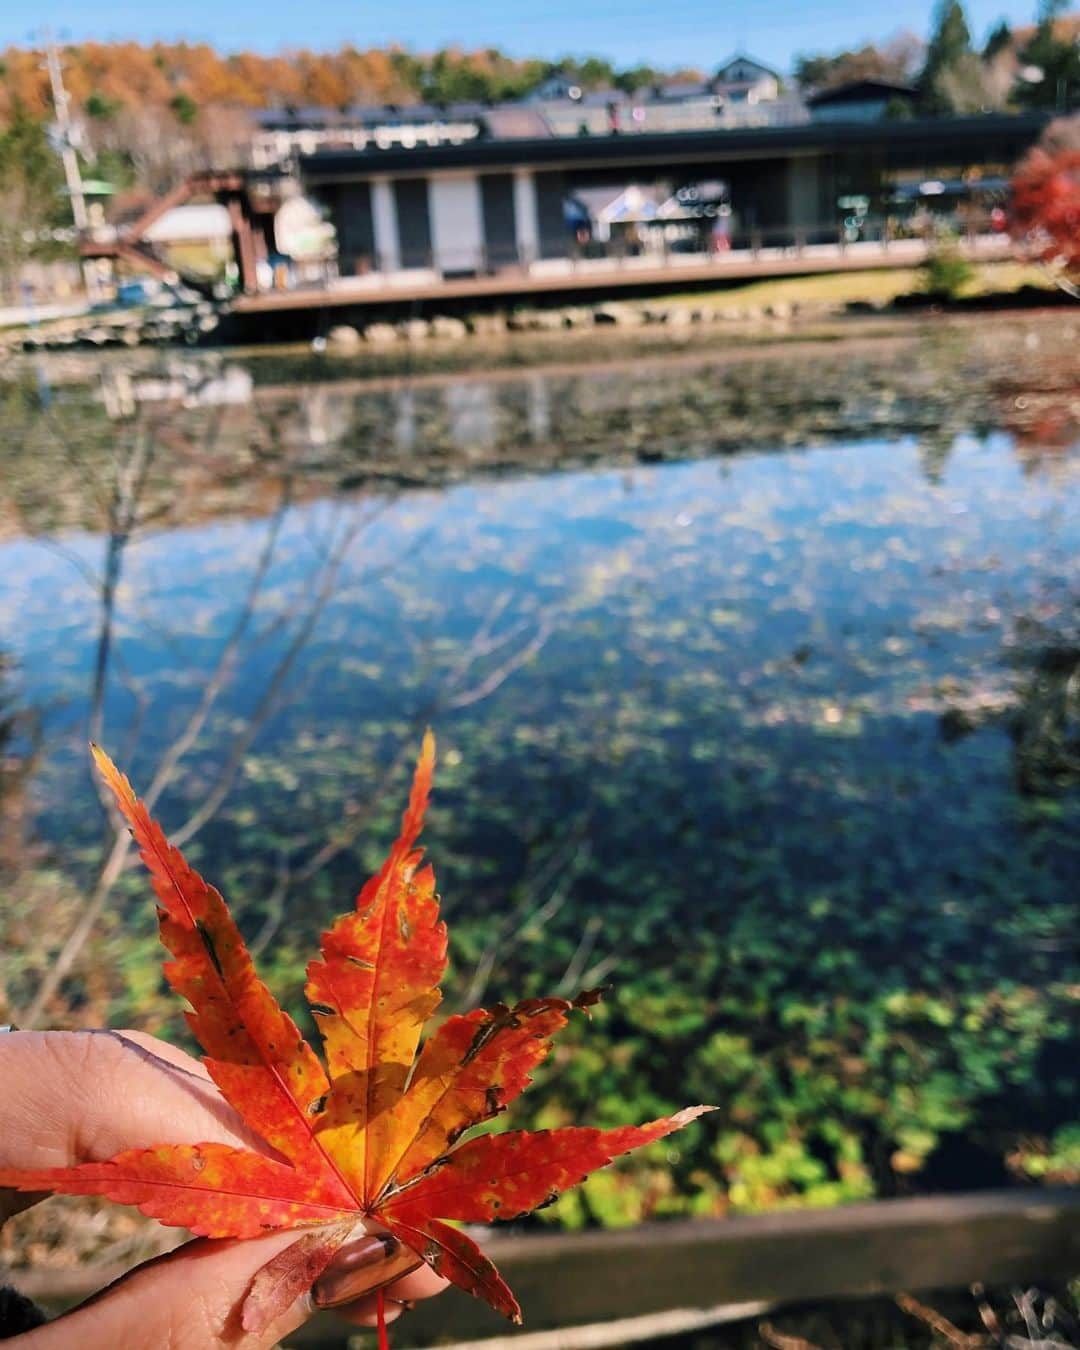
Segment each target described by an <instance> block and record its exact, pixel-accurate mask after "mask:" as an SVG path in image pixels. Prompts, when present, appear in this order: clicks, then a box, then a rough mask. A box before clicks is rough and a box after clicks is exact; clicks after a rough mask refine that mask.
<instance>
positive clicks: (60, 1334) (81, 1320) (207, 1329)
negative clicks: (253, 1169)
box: [0, 1031, 446, 1350]
mask: <svg viewBox="0 0 1080 1350" xmlns="http://www.w3.org/2000/svg"><path fill="white" fill-rule="evenodd" d="M0 1083H3V1093H2V1095H0V1167H6V1168H12V1167H17V1168H41V1167H70V1166H72V1165H74V1164H76V1163H83V1162H100V1161H104V1160H106V1159H108V1158H111V1157H112V1156H113V1155H114V1154H116V1153H118V1152H120V1151H121V1150H123V1149H129V1148H146V1147H149V1146H151V1145H153V1144H160V1143H163V1142H168V1143H176V1144H186V1143H190V1144H197V1143H204V1142H211V1143H213V1142H216V1143H223V1144H232V1145H239V1146H241V1147H244V1148H250V1149H255V1150H257V1151H258V1152H263V1153H265V1152H267V1151H268V1150H267V1147H266V1145H265V1144H264V1143H263V1142H262V1141H261V1140H260V1139H258V1138H257V1137H256V1136H255V1135H253V1134H252V1133H251V1131H250V1130H249V1129H248V1128H247V1126H246V1125H245V1124H244V1122H243V1121H242V1120H241V1119H240V1117H239V1116H238V1115H237V1114H236V1113H235V1112H234V1111H233V1109H232V1108H231V1107H230V1106H229V1105H228V1103H227V1102H226V1101H225V1100H224V1098H223V1097H222V1096H221V1094H220V1093H219V1092H218V1090H217V1088H216V1087H215V1086H214V1084H213V1083H212V1082H211V1080H210V1078H209V1076H208V1075H207V1073H206V1070H205V1069H204V1068H203V1067H202V1065H201V1064H200V1063H199V1062H198V1061H197V1060H195V1059H192V1058H191V1056H190V1055H186V1054H184V1052H183V1051H182V1050H177V1049H176V1047H175V1046H172V1045H169V1044H167V1043H166V1042H164V1041H159V1040H157V1039H156V1038H155V1037H153V1036H147V1035H143V1034H142V1033H139V1032H132V1031H126V1032H63V1031H57V1032H32V1031H16V1032H10V1033H8V1034H6V1035H0ZM40 1198H41V1197H39V1196H32V1195H31V1196H27V1195H23V1194H20V1193H18V1192H14V1191H8V1190H0V1223H3V1221H4V1220H5V1219H7V1218H9V1217H10V1216H11V1215H12V1214H15V1213H18V1212H19V1211H20V1210H22V1209H26V1208H27V1207H28V1206H29V1205H31V1204H34V1203H36V1201H37V1200H38V1199H40ZM299 1236H300V1234H299V1233H298V1232H297V1231H296V1230H291V1231H287V1232H279V1233H268V1234H267V1235H266V1236H265V1237H258V1238H249V1239H247V1240H245V1241H237V1240H235V1239H223V1238H218V1239H207V1238H201V1239H197V1240H195V1241H192V1242H188V1243H186V1244H184V1245H183V1246H182V1247H179V1248H177V1249H176V1250H175V1251H173V1252H170V1253H168V1254H167V1255H166V1256H161V1257H158V1258H157V1259H155V1260H153V1261H148V1262H146V1263H145V1264H144V1265H141V1266H139V1267H137V1268H136V1269H135V1270H134V1271H132V1272H131V1273H130V1274H128V1275H126V1276H124V1277H123V1279H121V1280H118V1281H117V1282H116V1283H115V1284H112V1285H110V1286H109V1287H108V1288H107V1289H106V1290H104V1291H103V1292H102V1293H100V1294H98V1295H96V1296H95V1297H94V1298H93V1299H91V1300H89V1301H88V1302H87V1303H85V1304H83V1305H82V1306H81V1307H79V1308H76V1309H75V1310H74V1311H73V1312H70V1313H68V1314H66V1315H65V1316H64V1317H61V1318H60V1319H58V1320H57V1321H55V1322H50V1323H48V1324H47V1325H45V1326H42V1327H39V1328H37V1329H36V1330H35V1331H30V1332H27V1333H25V1334H24V1335H22V1336H19V1337H17V1338H15V1339H14V1340H12V1341H10V1342H9V1343H10V1344H11V1345H12V1346H13V1347H14V1346H18V1347H19V1350H23V1348H24V1347H25V1350H66V1348H67V1347H70V1346H73V1345H77V1346H79V1347H80V1350H115V1348H116V1347H117V1346H124V1347H127V1348H130V1350H142V1347H146V1348H147V1350H218V1347H225V1346H229V1347H235V1350H265V1348H266V1347H270V1346H273V1345H275V1344H276V1343H277V1342H278V1341H279V1340H280V1339H281V1338H282V1337H283V1336H286V1335H288V1334H289V1333H290V1332H291V1331H294V1330H295V1329H296V1328H297V1327H298V1326H300V1325H301V1323H303V1322H304V1321H305V1320H306V1319H307V1318H308V1317H309V1316H310V1315H311V1313H312V1312H313V1311H314V1310H315V1301H314V1300H313V1298H312V1297H311V1296H309V1295H305V1296H304V1297H303V1298H302V1299H301V1300H299V1301H298V1302H297V1303H296V1304H295V1305H294V1306H293V1307H292V1308H290V1309H289V1311H288V1312H286V1313H284V1314H283V1315H282V1316H281V1317H279V1318H278V1319H277V1320H276V1321H275V1322H273V1323H272V1324H271V1325H270V1326H269V1327H268V1328H267V1330H266V1331H265V1332H264V1333H262V1334H260V1335H253V1334H251V1333H249V1332H245V1331H244V1330H243V1329H242V1327H241V1325H240V1312H239V1308H240V1304H241V1302H242V1301H243V1298H244V1295H245V1294H246V1292H247V1289H248V1286H249V1285H250V1283H251V1281H252V1279H253V1277H254V1276H255V1274H256V1272H257V1271H258V1270H259V1269H260V1268H261V1267H262V1266H264V1265H265V1264H266V1263H267V1261H269V1260H271V1259H272V1258H273V1257H274V1256H276V1255H277V1253H278V1252H280V1251H282V1250H284V1249H285V1248H286V1247H288V1246H290V1245H291V1244H292V1243H293V1242H296V1241H297V1239H298V1237H299ZM358 1243H362V1244H363V1245H362V1246H358V1245H357V1244H358ZM386 1247H389V1248H391V1250H390V1252H389V1254H388V1253H387V1251H386ZM386 1247H383V1246H382V1244H375V1243H371V1242H370V1240H366V1239H364V1236H363V1232H362V1230H361V1228H360V1227H359V1226H358V1232H357V1235H356V1238H354V1240H353V1241H352V1242H351V1243H350V1244H348V1246H347V1247H345V1248H343V1249H342V1251H341V1252H339V1253H338V1256H337V1257H336V1258H335V1260H334V1262H333V1263H332V1264H331V1266H330V1268H329V1269H328V1270H327V1271H326V1273H325V1274H324V1275H323V1276H322V1277H321V1279H320V1280H319V1281H318V1282H317V1284H316V1288H315V1299H317V1300H318V1302H319V1304H320V1305H322V1306H327V1305H328V1304H331V1303H332V1304H335V1305H336V1304H337V1303H338V1302H339V1300H340V1299H341V1298H342V1297H345V1296H348V1297H350V1299H351V1301H350V1302H348V1303H346V1304H344V1305H343V1306H341V1307H337V1308H336V1311H337V1312H339V1313H340V1314H341V1315H342V1316H344V1317H345V1318H346V1319H347V1320H348V1321H350V1322H352V1323H353V1324H354V1325H357V1326H374V1325H375V1319H376V1307H375V1298H374V1297H373V1296H372V1295H370V1294H368V1293H366V1291H370V1290H375V1289H377V1288H379V1287H380V1286H384V1285H385V1291H384V1292H385V1296H386V1320H387V1322H391V1321H394V1320H396V1318H398V1317H399V1316H400V1315H401V1313H402V1312H403V1311H404V1305H405V1304H407V1303H410V1302H411V1301H413V1300H415V1299H421V1298H430V1297H431V1296H432V1295H433V1294H437V1293H438V1292H439V1291H440V1290H442V1289H444V1288H445V1287H446V1281H445V1280H442V1279H440V1278H439V1276H437V1275H436V1274H435V1273H434V1271H432V1270H430V1269H429V1268H428V1267H427V1266H421V1267H420V1268H419V1269H415V1270H413V1271H412V1272H411V1273H409V1274H405V1275H403V1276H402V1277H401V1278H398V1279H395V1278H394V1277H395V1276H396V1275H400V1274H401V1272H402V1270H404V1269H407V1268H408V1267H409V1265H410V1264H412V1263H413V1262H414V1261H415V1258H414V1257H413V1256H412V1254H411V1253H407V1252H406V1251H405V1250H404V1249H402V1248H400V1247H398V1249H397V1251H396V1252H394V1251H393V1250H392V1248H393V1243H392V1240H391V1241H390V1243H388V1244H386ZM387 1281H392V1283H387ZM358 1294H359V1295H362V1296H359V1297H358V1296H357V1295H358Z"/></svg>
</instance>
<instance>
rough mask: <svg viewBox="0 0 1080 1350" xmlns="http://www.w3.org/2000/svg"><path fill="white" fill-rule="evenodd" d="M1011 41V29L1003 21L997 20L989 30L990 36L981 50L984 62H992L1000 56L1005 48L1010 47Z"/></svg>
mask: <svg viewBox="0 0 1080 1350" xmlns="http://www.w3.org/2000/svg"><path fill="white" fill-rule="evenodd" d="M1012 40H1013V35H1012V29H1011V28H1010V27H1009V25H1008V23H1007V22H1006V20H1005V19H999V20H998V21H997V23H996V24H994V26H993V28H991V30H990V35H989V37H988V38H987V39H986V45H985V46H984V47H983V50H982V57H983V60H984V61H992V60H993V59H994V57H995V56H998V55H1000V53H1001V52H1003V51H1005V50H1006V48H1008V47H1009V46H1011V44H1012Z"/></svg>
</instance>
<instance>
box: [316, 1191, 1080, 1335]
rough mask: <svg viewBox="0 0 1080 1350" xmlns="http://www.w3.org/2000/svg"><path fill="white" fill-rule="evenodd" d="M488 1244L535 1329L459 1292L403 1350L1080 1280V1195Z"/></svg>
mask: <svg viewBox="0 0 1080 1350" xmlns="http://www.w3.org/2000/svg"><path fill="white" fill-rule="evenodd" d="M485 1248H486V1250H487V1251H488V1252H489V1254H490V1255H491V1257H492V1259H493V1260H494V1261H495V1262H496V1263H497V1264H498V1266H499V1268H500V1270H501V1271H502V1272H503V1274H504V1275H505V1277H506V1279H507V1281H508V1282H509V1284H510V1286H511V1288H512V1289H513V1290H514V1292H515V1293H516V1294H517V1296H518V1299H519V1300H520V1302H521V1305H522V1307H523V1308H524V1310H525V1328H524V1330H523V1331H522V1332H516V1333H514V1332H512V1330H511V1328H509V1327H508V1326H507V1325H506V1323H505V1322H503V1321H502V1319H501V1318H499V1317H497V1316H495V1314H493V1313H490V1312H489V1311H488V1310H487V1309H486V1308H484V1307H483V1306H482V1305H480V1304H479V1303H478V1302H477V1301H476V1300H475V1299H472V1298H469V1297H468V1296H467V1295H465V1294H459V1293H458V1292H457V1291H454V1290H452V1291H450V1293H448V1294H446V1295H444V1296H443V1297H442V1298H439V1299H435V1300H433V1301H432V1302H431V1303H429V1304H427V1305H426V1306H422V1307H418V1308H417V1310H416V1311H415V1312H413V1313H410V1314H409V1315H408V1316H407V1317H405V1318H403V1319H402V1320H401V1321H400V1322H399V1323H398V1324H397V1325H396V1327H395V1329H394V1345H395V1347H399V1348H400V1350H405V1347H408V1346H430V1345H436V1344H439V1343H442V1344H445V1343H446V1342H448V1341H459V1342H460V1341H472V1340H477V1339H481V1338H488V1337H499V1338H502V1337H506V1336H507V1335H508V1333H509V1338H510V1339H512V1340H513V1341H514V1342H515V1344H516V1343H517V1342H518V1341H519V1340H520V1341H522V1343H523V1344H522V1350H529V1347H530V1343H529V1341H528V1340H526V1339H525V1338H526V1337H528V1336H530V1335H532V1334H535V1333H538V1332H544V1331H550V1330H552V1329H554V1328H565V1329H566V1330H565V1331H564V1332H563V1334H561V1335H560V1336H558V1337H557V1338H554V1337H550V1338H546V1339H545V1342H544V1344H545V1345H547V1346H551V1345H555V1344H558V1345H559V1346H560V1347H562V1350H590V1347H601V1346H604V1345H626V1344H629V1343H631V1342H632V1341H635V1340H646V1339H653V1338H654V1337H657V1336H662V1335H671V1334H673V1333H677V1332H681V1331H690V1330H693V1329H694V1328H695V1327H699V1326H703V1325H708V1324H709V1323H712V1322H720V1321H723V1320H732V1319H733V1318H735V1317H746V1316H753V1315H755V1314H756V1313H760V1312H764V1311H765V1309H766V1308H770V1307H776V1306H779V1305H782V1304H790V1303H796V1302H801V1301H804V1300H810V1299H813V1300H817V1299H833V1298H850V1297H857V1296H860V1295H863V1296H869V1295H874V1294H894V1293H897V1292H899V1291H900V1290H910V1291H914V1292H917V1291H919V1290H925V1289H946V1288H964V1287H966V1286H967V1285H969V1284H972V1283H974V1282H977V1281H978V1282H982V1283H984V1284H988V1285H991V1284H999V1283H1006V1284H1008V1283H1012V1282H1014V1281H1015V1282H1024V1283H1032V1284H1037V1283H1038V1282H1039V1281H1052V1280H1058V1281H1060V1280H1062V1279H1066V1278H1069V1277H1071V1276H1074V1275H1076V1274H1078V1273H1080V1187H1069V1188H1053V1189H1051V1188H1046V1189H1044V1190H1035V1189H1032V1190H1026V1189H1025V1190H1014V1191H988V1192H982V1193H977V1194H965V1195H942V1196H932V1197H929V1198H925V1199H914V1200H882V1201H876V1202H873V1203H869V1204H858V1205H846V1206H842V1207H840V1208H838V1209H826V1210H820V1209H819V1210H796V1211H786V1212H781V1213H773V1214H761V1215H753V1216H748V1217H742V1218H734V1219H720V1220H711V1219H709V1220H696V1221H686V1222H683V1221H680V1222H676V1223H664V1224H644V1225H642V1226H641V1227H639V1228H632V1229H626V1230H623V1231H621V1232H617V1233H612V1232H588V1233H550V1234H544V1233H541V1234H535V1235H533V1234H530V1235H528V1236H518V1237H514V1236H512V1235H508V1236H505V1237H504V1236H494V1235H492V1236H490V1237H488V1238H487V1239H486V1240H485ZM732 1305H734V1306H732ZM616 1321H618V1322H620V1323H622V1325H621V1326H620V1327H613V1328H611V1331H612V1333H613V1338H609V1337H605V1335H604V1334H603V1332H604V1331H605V1330H607V1328H601V1327H600V1326H599V1325H597V1324H601V1323H612V1322H616ZM574 1328H576V1329H577V1330H576V1331H575V1330H574ZM294 1341H295V1343H296V1344H297V1345H300V1344H305V1345H307V1344H310V1345H321V1346H325V1347H330V1346H341V1345H344V1344H345V1340H344V1338H343V1337H342V1336H341V1331H340V1324H339V1326H338V1328H334V1327H333V1326H332V1324H331V1323H330V1322H329V1321H325V1322H324V1321H322V1320H321V1319H320V1320H318V1321H316V1322H314V1323H312V1324H311V1325H310V1327H309V1329H308V1332H307V1335H306V1336H305V1337H304V1338H303V1340H301V1339H300V1338H294ZM457 1350H464V1347H461V1346H459V1347H458V1348H457ZM489 1350H496V1347H495V1345H494V1342H492V1343H491V1346H490V1347H489ZM498 1350H502V1347H499V1348H498ZM531 1350H540V1346H539V1343H538V1342H535V1341H534V1342H533V1343H532V1347H531Z"/></svg>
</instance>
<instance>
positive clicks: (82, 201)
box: [45, 33, 99, 300]
mask: <svg viewBox="0 0 1080 1350" xmlns="http://www.w3.org/2000/svg"><path fill="white" fill-rule="evenodd" d="M45 58H46V61H47V63H48V67H49V83H50V84H51V85H52V99H53V109H54V111H55V113H56V141H57V147H58V149H59V151H60V162H61V163H62V164H63V166H64V180H65V182H66V183H67V190H68V197H69V198H70V199H71V220H72V224H73V225H74V226H75V230H76V232H77V234H78V235H79V236H80V239H81V237H82V235H84V234H85V233H86V231H87V229H88V228H89V226H90V217H89V214H88V213H87V210H86V196H85V194H84V193H83V181H82V171H81V170H80V168H79V156H78V155H77V154H76V152H75V145H74V136H73V125H72V120H71V99H70V97H69V95H68V91H67V90H66V89H65V88H64V71H63V67H62V66H61V64H60V49H59V48H58V47H57V45H56V42H55V40H54V39H53V36H52V34H51V33H46V34H45ZM82 275H83V282H84V284H85V286H86V294H87V295H88V296H89V297H90V299H91V300H94V299H96V298H97V296H98V294H99V290H98V276H97V272H96V271H95V270H94V267H93V264H92V263H89V262H84V263H83V264H82Z"/></svg>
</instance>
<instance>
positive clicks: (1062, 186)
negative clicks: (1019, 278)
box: [1012, 145, 1080, 296]
mask: <svg viewBox="0 0 1080 1350" xmlns="http://www.w3.org/2000/svg"><path fill="white" fill-rule="evenodd" d="M1012 234H1013V238H1014V239H1016V241H1017V243H1018V244H1019V246H1020V247H1021V248H1022V249H1023V251H1024V253H1025V255H1026V256H1027V257H1029V258H1035V259H1037V260H1038V261H1039V262H1041V263H1043V264H1045V265H1046V267H1047V268H1048V269H1049V270H1050V272H1051V275H1052V276H1053V277H1054V279H1055V280H1056V281H1057V282H1058V284H1059V285H1062V286H1064V288H1065V289H1066V290H1068V291H1069V292H1070V293H1071V294H1073V295H1077V296H1080V145H1073V146H1069V145H1064V146H1060V147H1054V148H1051V147H1047V148H1046V149H1043V148H1041V147H1037V148H1036V149H1034V150H1032V151H1031V152H1030V154H1028V155H1027V156H1026V157H1025V158H1024V159H1023V160H1021V162H1020V165H1019V167H1018V168H1017V171H1016V175H1015V177H1014V178H1013V181H1012Z"/></svg>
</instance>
